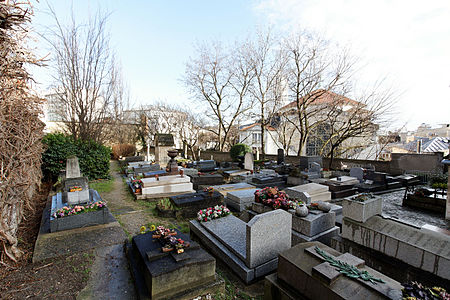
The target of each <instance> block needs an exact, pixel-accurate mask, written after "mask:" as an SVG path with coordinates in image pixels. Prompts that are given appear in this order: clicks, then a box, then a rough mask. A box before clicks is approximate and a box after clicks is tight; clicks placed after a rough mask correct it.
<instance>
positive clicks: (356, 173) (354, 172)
mask: <svg viewBox="0 0 450 300" xmlns="http://www.w3.org/2000/svg"><path fill="white" fill-rule="evenodd" d="M350 177H356V178H357V179H358V180H359V182H363V180H364V169H363V168H356V167H355V168H351V169H350Z"/></svg>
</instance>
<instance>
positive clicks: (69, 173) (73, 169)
mask: <svg viewBox="0 0 450 300" xmlns="http://www.w3.org/2000/svg"><path fill="white" fill-rule="evenodd" d="M77 177H81V172H80V164H79V163H78V157H76V156H73V157H69V158H67V161H66V178H77Z"/></svg>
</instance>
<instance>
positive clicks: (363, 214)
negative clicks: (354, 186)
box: [342, 196, 383, 223]
mask: <svg viewBox="0 0 450 300" xmlns="http://www.w3.org/2000/svg"><path fill="white" fill-rule="evenodd" d="M354 198H355V197H349V198H344V200H343V201H342V214H343V216H344V217H347V218H350V219H352V220H355V221H357V222H362V223H364V222H366V221H367V220H368V219H369V218H371V217H373V216H375V215H381V212H382V207H383V198H381V197H378V196H375V197H374V198H371V199H367V200H365V201H363V202H361V201H355V200H354Z"/></svg>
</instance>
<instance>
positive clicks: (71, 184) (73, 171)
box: [63, 157, 89, 205]
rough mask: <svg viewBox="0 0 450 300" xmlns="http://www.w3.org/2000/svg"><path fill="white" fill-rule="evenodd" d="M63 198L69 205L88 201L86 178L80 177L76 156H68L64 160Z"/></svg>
mask: <svg viewBox="0 0 450 300" xmlns="http://www.w3.org/2000/svg"><path fill="white" fill-rule="evenodd" d="M63 198H64V199H63V200H64V202H67V203H68V204H69V205H76V204H81V203H87V202H89V186H88V179H87V178H86V177H81V173H80V165H79V163H78V157H70V158H68V159H67V161H66V178H65V180H64V191H63Z"/></svg>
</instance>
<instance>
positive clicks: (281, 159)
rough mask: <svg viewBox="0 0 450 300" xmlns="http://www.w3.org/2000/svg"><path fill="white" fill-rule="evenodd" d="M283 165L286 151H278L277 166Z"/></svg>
mask: <svg viewBox="0 0 450 300" xmlns="http://www.w3.org/2000/svg"><path fill="white" fill-rule="evenodd" d="M283 163H284V150H283V149H278V153H277V164H278V165H281V164H283Z"/></svg>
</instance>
